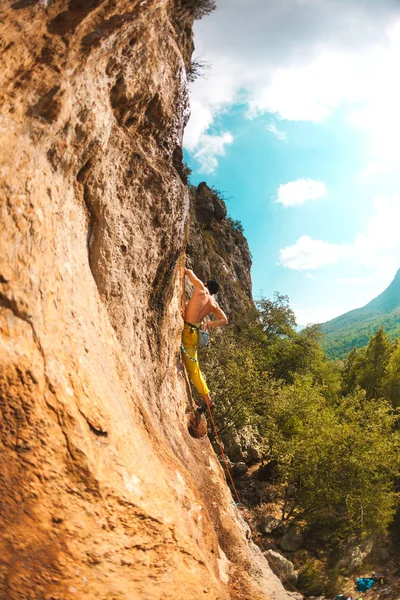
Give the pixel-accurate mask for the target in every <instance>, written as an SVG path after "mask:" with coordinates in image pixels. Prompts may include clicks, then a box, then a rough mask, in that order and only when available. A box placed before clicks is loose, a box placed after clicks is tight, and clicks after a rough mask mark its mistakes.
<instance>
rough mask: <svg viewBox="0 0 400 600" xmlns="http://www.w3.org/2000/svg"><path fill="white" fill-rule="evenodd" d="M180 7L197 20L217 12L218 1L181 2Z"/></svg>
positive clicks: (190, 0)
mask: <svg viewBox="0 0 400 600" xmlns="http://www.w3.org/2000/svg"><path fill="white" fill-rule="evenodd" d="M180 5H181V8H182V9H183V10H187V11H188V12H189V13H190V14H191V15H192V16H193V17H194V18H195V19H202V18H203V17H205V16H207V15H209V14H210V13H212V12H213V10H215V8H216V0H181V2H180Z"/></svg>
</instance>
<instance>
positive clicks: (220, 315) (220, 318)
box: [203, 304, 228, 328]
mask: <svg viewBox="0 0 400 600" xmlns="http://www.w3.org/2000/svg"><path fill="white" fill-rule="evenodd" d="M211 314H213V315H214V316H215V317H217V319H216V320H215V321H204V323H203V325H204V326H205V328H208V327H221V325H226V324H227V323H228V317H227V316H226V314H225V313H224V311H223V310H221V309H220V307H219V306H218V304H217V305H216V307H215V308H214V309H213V311H212V313H211Z"/></svg>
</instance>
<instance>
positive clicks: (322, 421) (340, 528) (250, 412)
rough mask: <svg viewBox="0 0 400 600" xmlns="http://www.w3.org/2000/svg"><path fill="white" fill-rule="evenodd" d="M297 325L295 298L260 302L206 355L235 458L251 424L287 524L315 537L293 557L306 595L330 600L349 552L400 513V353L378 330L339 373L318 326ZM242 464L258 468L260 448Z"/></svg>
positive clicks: (259, 500)
mask: <svg viewBox="0 0 400 600" xmlns="http://www.w3.org/2000/svg"><path fill="white" fill-rule="evenodd" d="M294 324H295V323H294V315H293V313H292V312H291V310H290V308H289V307H288V304H287V298H285V297H282V296H279V295H276V297H275V299H274V300H273V301H271V300H265V299H264V300H261V301H260V302H259V303H258V304H257V308H256V310H254V311H253V314H252V315H251V318H250V319H249V315H248V313H247V315H246V319H244V320H242V321H239V322H236V323H235V324H233V325H231V326H230V327H228V328H227V329H226V330H225V331H224V333H223V335H222V336H220V337H219V338H218V339H216V340H215V342H214V344H213V345H212V347H211V349H210V350H209V351H208V352H204V353H203V356H202V360H203V362H204V368H205V372H206V374H207V377H208V380H209V381H210V382H212V391H213V399H214V401H215V402H216V409H215V419H216V422H217V424H218V428H219V431H220V433H221V434H222V437H223V439H224V440H225V442H226V448H227V451H228V454H229V449H230V447H231V440H232V433H234V434H235V433H237V432H239V433H240V431H243V430H244V429H246V428H247V429H248V428H250V429H251V430H252V431H253V435H254V434H255V436H256V438H257V440H258V442H257V443H256V447H257V448H258V453H259V457H258V458H260V457H261V458H262V460H263V463H264V464H265V469H266V472H269V480H270V483H271V484H272V485H273V489H274V502H275V504H276V503H277V504H278V506H279V510H280V515H279V520H280V521H281V523H280V526H281V527H283V531H284V532H286V533H287V532H293V531H296V530H298V529H299V528H300V530H301V532H302V538H303V539H308V541H309V543H308V548H307V550H308V552H306V553H305V555H303V556H302V557H301V558H299V557H297V559H296V557H295V562H296V560H297V563H298V565H299V567H300V580H299V585H301V586H303V587H302V588H301V589H302V591H303V592H307V593H323V592H325V593H327V594H328V595H330V596H332V586H333V585H334V581H336V583H337V582H338V581H340V578H339V579H338V577H339V575H340V573H342V575H343V574H346V573H347V574H348V573H349V572H351V567H350V568H349V569H346V566H349V565H350V563H351V561H349V564H348V565H343V564H341V562H342V563H343V556H345V555H346V552H347V551H348V548H349V545H350V546H354V545H357V544H361V543H362V541H363V540H364V542H365V540H370V541H371V542H372V541H375V542H377V541H380V542H382V540H383V539H386V540H388V532H389V527H390V525H391V523H392V522H393V519H394V516H395V514H396V510H397V509H398V507H399V498H398V495H397V493H396V487H395V486H396V481H397V477H398V476H399V458H398V457H399V450H400V437H399V432H398V425H399V417H398V412H397V411H396V410H395V408H396V406H398V405H399V403H400V387H399V381H400V346H399V344H398V343H391V342H389V340H388V339H387V336H386V335H385V333H384V331H383V330H379V331H378V332H377V334H376V335H375V336H374V337H373V338H371V340H370V342H369V344H368V346H367V347H366V348H365V349H364V350H360V351H357V350H355V351H354V352H353V353H352V354H351V355H350V357H349V359H348V360H347V361H345V363H344V364H343V366H341V365H339V364H338V363H334V362H331V361H329V360H328V359H327V358H326V356H325V354H324V351H323V349H322V347H321V344H320V341H321V337H322V336H321V333H320V331H319V328H318V327H309V328H306V329H304V330H303V331H301V332H300V333H298V332H296V330H295V327H294ZM253 446H254V443H253ZM234 459H235V457H234ZM236 460H237V457H236ZM242 460H244V461H246V460H247V462H248V463H249V464H252V463H253V462H254V452H253V455H252V453H250V455H247V456H245V458H244V459H242ZM262 468H263V467H261V470H262ZM268 470H269V471H268ZM267 479H268V477H267ZM270 491H271V490H270ZM244 495H245V498H247V501H248V503H249V504H250V505H252V506H253V507H254V506H257V505H259V504H261V505H262V504H263V502H265V496H264V497H263V494H261V497H260V496H259V495H258V493H257V490H256V493H255V494H251V493H250V494H249V492H248V491H247V490H246V489H245V490H244ZM267 496H268V493H267ZM267 514H268V513H267ZM258 516H259V517H260V513H259V512H258ZM264 516H265V513H264ZM256 520H257V519H256ZM258 525H260V521H259V522H258ZM310 540H311V543H310ZM316 540H317V541H316ZM269 542H270V543H271V539H270V540H269ZM275 544H276V540H275ZM386 545H387V547H390V541H387V542H386ZM267 547H272V548H274V542H273V541H272V546H271V545H270V546H267ZM298 549H299V550H300V548H298ZM302 549H303V550H304V549H305V548H304V546H302ZM367 554H368V553H367ZM321 556H324V560H323V561H321ZM292 558H293V557H292ZM317 559H318V561H319V563H318V565H319V566H318V568H317V569H315V568H314V570H315V573H314V577H312V578H311V579H312V582H310V581H309V579H310V573H308V576H306V573H307V572H308V571H309V570H310V569H311V565H312V563H313V561H316V560H317ZM358 566H359V565H358ZM339 567H340V568H339ZM311 570H312V569H311ZM324 572H325V576H324ZM317 575H318V577H317ZM307 577H308V580H307ZM316 580H318V581H319V584H318V585H317V586H316V585H315V583H316ZM307 581H308V583H307ZM315 588H318V589H315Z"/></svg>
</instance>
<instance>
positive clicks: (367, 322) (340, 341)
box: [322, 269, 400, 358]
mask: <svg viewBox="0 0 400 600" xmlns="http://www.w3.org/2000/svg"><path fill="white" fill-rule="evenodd" d="M382 326H383V327H384V328H385V329H386V332H387V333H388V335H389V337H390V339H394V338H395V337H398V336H400V269H399V270H398V271H397V273H396V276H395V278H394V279H393V281H392V283H391V284H390V285H389V287H387V288H386V290H385V291H384V292H382V294H379V296H377V297H376V298H374V299H373V300H371V302H368V304H366V305H365V306H363V307H362V308H356V309H355V310H351V311H350V312H347V313H345V314H344V315H340V317H336V319H332V320H331V321H327V322H326V323H324V324H323V326H322V331H323V332H324V333H325V341H324V342H323V346H324V348H325V351H326V353H327V355H328V356H329V358H343V357H344V356H346V354H348V353H349V352H350V350H352V349H353V348H362V347H363V346H366V344H368V341H369V338H370V337H371V335H373V334H374V333H375V332H376V330H377V329H379V327H382Z"/></svg>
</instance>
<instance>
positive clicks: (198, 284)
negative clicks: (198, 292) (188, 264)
mask: <svg viewBox="0 0 400 600" xmlns="http://www.w3.org/2000/svg"><path fill="white" fill-rule="evenodd" d="M185 275H187V276H188V278H189V281H190V283H192V284H193V285H194V287H195V288H197V289H204V287H205V286H204V283H203V282H202V281H200V279H198V277H196V275H195V274H194V273H193V271H192V270H191V269H186V268H185Z"/></svg>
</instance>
